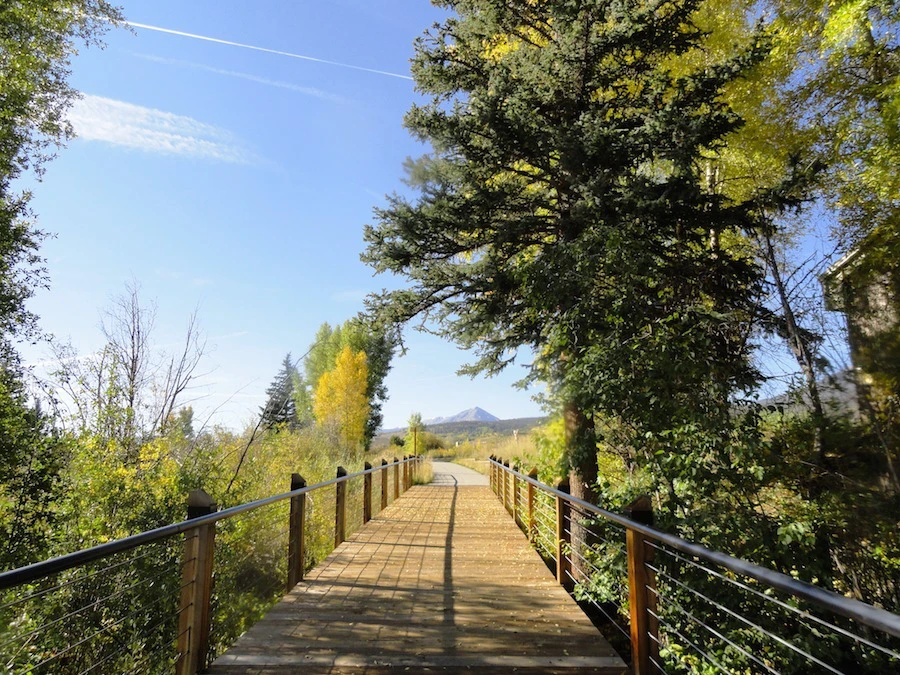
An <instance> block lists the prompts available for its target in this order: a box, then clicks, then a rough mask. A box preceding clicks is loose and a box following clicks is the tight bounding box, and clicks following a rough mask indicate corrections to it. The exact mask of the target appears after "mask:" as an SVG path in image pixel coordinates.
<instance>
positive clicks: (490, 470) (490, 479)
mask: <svg viewBox="0 0 900 675" xmlns="http://www.w3.org/2000/svg"><path fill="white" fill-rule="evenodd" d="M488 482H489V483H490V484H491V492H493V493H494V494H497V488H496V487H495V486H494V456H493V455H491V456H490V457H488Z"/></svg>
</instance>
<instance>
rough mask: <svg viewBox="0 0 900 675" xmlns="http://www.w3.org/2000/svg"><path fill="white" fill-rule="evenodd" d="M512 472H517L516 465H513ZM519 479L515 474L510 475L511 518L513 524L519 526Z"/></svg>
mask: <svg viewBox="0 0 900 675" xmlns="http://www.w3.org/2000/svg"><path fill="white" fill-rule="evenodd" d="M512 470H513V471H518V470H519V467H518V465H516V464H513V467H512ZM518 516H519V477H518V476H517V475H516V474H513V475H512V517H513V522H514V523H515V524H516V525H518V524H519V519H518Z"/></svg>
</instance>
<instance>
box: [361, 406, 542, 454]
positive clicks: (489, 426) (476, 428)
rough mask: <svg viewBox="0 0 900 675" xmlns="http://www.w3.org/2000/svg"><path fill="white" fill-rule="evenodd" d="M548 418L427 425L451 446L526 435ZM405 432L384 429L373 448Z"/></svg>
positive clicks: (383, 445) (404, 430) (429, 429)
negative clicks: (516, 432) (513, 435)
mask: <svg viewBox="0 0 900 675" xmlns="http://www.w3.org/2000/svg"><path fill="white" fill-rule="evenodd" d="M466 412H468V411H466ZM482 412H483V411H482ZM547 419H548V418H546V417H519V418H517V419H513V420H497V421H493V422H488V421H479V420H472V421H464V422H443V423H440V424H429V425H427V426H428V431H429V432H430V433H432V434H435V435H437V436H440V437H441V438H442V439H444V441H445V442H446V443H447V444H448V446H449V445H453V444H454V443H456V442H457V441H459V442H460V443H464V442H465V441H473V440H475V439H478V438H487V437H491V436H511V435H512V434H513V432H515V431H518V432H519V433H520V434H522V435H525V434H527V433H529V432H531V430H532V429H534V428H535V427H537V426H540V425H541V424H546V423H547ZM405 434H406V429H382V430H381V431H379V432H378V435H377V436H376V437H375V439H374V440H373V441H372V448H373V449H374V450H380V449H382V448H386V447H388V443H389V442H390V438H391V436H394V435H400V436H404V435H405Z"/></svg>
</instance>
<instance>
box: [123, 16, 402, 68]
mask: <svg viewBox="0 0 900 675" xmlns="http://www.w3.org/2000/svg"><path fill="white" fill-rule="evenodd" d="M124 23H125V24H127V25H129V26H131V27H132V28H143V29H144V30H153V31H156V32H158V33H168V34H169V35H179V36H181V37H187V38H193V39H194V40H203V41H204V42H215V43H216V44H220V45H228V46H230V47H241V48H242V49H252V50H253V51H255V52H265V53H267V54H277V55H279V56H287V57H289V58H292V59H300V60H302V61H313V62H315V63H324V64H326V65H329V66H338V67H340V68H350V69H351V70H361V71H363V72H365V73H375V74H376V75H387V76H388V77H397V78H400V79H401V80H412V78H411V77H410V76H409V75H401V74H400V73H390V72H388V71H386V70H375V69H374V68H364V67H363V66H354V65H351V64H349V63H340V62H338V61H328V60H327V59H317V58H315V57H314V56H303V55H302V54H293V53H291V52H283V51H280V50H278V49H267V48H266V47H257V46H255V45H247V44H243V43H242V42H232V41H231V40H220V39H219V38H213V37H208V36H206V35H196V34H194V33H185V32H184V31H180V30H172V29H171V28H160V27H159V26H148V25H147V24H145V23H136V22H134V21H125V22H124Z"/></svg>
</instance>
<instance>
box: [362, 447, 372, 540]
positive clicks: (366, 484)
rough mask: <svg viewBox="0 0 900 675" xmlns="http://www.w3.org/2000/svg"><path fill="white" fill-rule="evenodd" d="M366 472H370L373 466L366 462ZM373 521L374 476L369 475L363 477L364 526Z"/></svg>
mask: <svg viewBox="0 0 900 675" xmlns="http://www.w3.org/2000/svg"><path fill="white" fill-rule="evenodd" d="M363 466H364V467H365V470H366V471H368V470H369V469H371V468H372V465H371V464H369V463H368V462H366V463H365V464H364V465H363ZM370 520H372V474H370V473H367V474H366V475H365V476H363V525H365V524H366V523H368V522H369V521H370Z"/></svg>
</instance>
